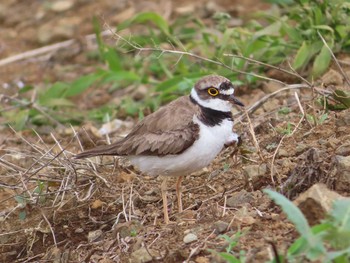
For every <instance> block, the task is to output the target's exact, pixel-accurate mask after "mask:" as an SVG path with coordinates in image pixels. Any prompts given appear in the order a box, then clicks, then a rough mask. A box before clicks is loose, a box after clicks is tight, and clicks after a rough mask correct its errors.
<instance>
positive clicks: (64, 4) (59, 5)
mask: <svg viewBox="0 0 350 263" xmlns="http://www.w3.org/2000/svg"><path fill="white" fill-rule="evenodd" d="M73 5H74V1H68V0H61V1H57V2H54V3H53V4H52V5H51V6H50V9H51V10H52V11H54V12H57V13H61V12H64V11H67V10H69V9H71V8H72V7H73Z"/></svg>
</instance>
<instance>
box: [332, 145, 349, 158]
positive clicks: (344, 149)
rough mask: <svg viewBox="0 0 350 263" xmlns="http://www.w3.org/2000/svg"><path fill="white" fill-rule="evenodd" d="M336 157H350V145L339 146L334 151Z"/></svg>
mask: <svg viewBox="0 0 350 263" xmlns="http://www.w3.org/2000/svg"><path fill="white" fill-rule="evenodd" d="M335 154H336V155H341V156H349V155H350V143H345V144H343V145H341V146H339V147H338V148H337V149H336V150H335Z"/></svg>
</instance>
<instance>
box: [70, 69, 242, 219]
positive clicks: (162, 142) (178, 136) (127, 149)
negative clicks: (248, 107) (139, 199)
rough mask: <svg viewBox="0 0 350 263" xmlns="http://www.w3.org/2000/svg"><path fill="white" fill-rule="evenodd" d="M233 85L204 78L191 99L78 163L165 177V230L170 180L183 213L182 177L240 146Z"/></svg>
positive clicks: (153, 116) (94, 150) (175, 102)
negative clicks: (114, 162)
mask: <svg viewBox="0 0 350 263" xmlns="http://www.w3.org/2000/svg"><path fill="white" fill-rule="evenodd" d="M234 91H235V87H234V85H233V84H232V82H231V81H230V80H229V79H227V78H225V77H223V76H220V75H207V76H204V77H202V78H200V79H199V80H198V81H197V82H196V83H195V84H194V86H193V87H192V89H191V92H190V94H189V95H184V96H182V97H179V98H177V99H175V100H173V101H171V102H170V103H168V104H166V105H164V106H162V107H160V108H159V109H158V110H156V111H155V112H153V113H151V114H149V115H147V116H146V117H145V118H143V119H142V120H141V121H140V122H138V123H137V124H136V125H135V126H134V128H133V129H132V130H131V132H130V133H129V134H128V135H127V136H126V137H124V138H123V139H121V140H119V141H116V142H114V143H111V144H109V145H101V146H97V147H95V148H92V149H89V150H87V151H84V152H81V153H79V154H77V155H75V158H76V159H81V158H89V157H94V156H102V155H110V156H124V157H126V158H127V159H129V161H130V162H131V164H132V165H133V166H134V167H136V168H137V169H138V170H139V171H141V173H142V174H147V175H150V176H162V177H163V181H162V183H161V187H160V188H161V195H162V200H163V214H164V222H165V224H169V223H170V220H169V214H168V202H167V178H168V177H169V176H174V177H177V182H176V196H177V204H178V212H182V211H183V209H182V199H181V182H182V180H183V177H184V176H186V175H190V174H192V173H193V172H196V171H199V170H201V169H202V168H204V167H206V166H208V165H209V164H210V163H211V162H212V160H213V159H214V158H215V157H216V156H217V155H218V154H219V153H220V151H221V150H222V149H223V148H224V147H225V146H227V145H231V144H234V143H235V142H237V141H238V135H237V134H236V133H235V132H234V131H233V123H234V121H233V118H232V112H231V110H232V106H233V105H238V106H241V107H244V104H243V103H242V102H241V101H240V100H238V99H237V98H236V97H235V96H234Z"/></svg>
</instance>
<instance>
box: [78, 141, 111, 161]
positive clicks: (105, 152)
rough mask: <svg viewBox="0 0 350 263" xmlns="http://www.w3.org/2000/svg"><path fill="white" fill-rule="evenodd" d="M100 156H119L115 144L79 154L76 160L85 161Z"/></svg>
mask: <svg viewBox="0 0 350 263" xmlns="http://www.w3.org/2000/svg"><path fill="white" fill-rule="evenodd" d="M98 155H118V153H117V152H116V147H115V145H113V144H110V145H100V146H97V147H95V148H92V149H90V150H87V151H85V152H81V153H78V154H76V155H75V156H74V158H75V159H83V158H89V157H94V156H98Z"/></svg>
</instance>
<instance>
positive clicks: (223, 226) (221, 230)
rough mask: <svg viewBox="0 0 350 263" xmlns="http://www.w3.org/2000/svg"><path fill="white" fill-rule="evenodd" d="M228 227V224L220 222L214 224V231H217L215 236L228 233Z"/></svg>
mask: <svg viewBox="0 0 350 263" xmlns="http://www.w3.org/2000/svg"><path fill="white" fill-rule="evenodd" d="M228 226H229V224H228V223H226V222H224V221H221V220H219V221H216V222H215V223H214V224H213V227H212V229H215V234H222V233H224V232H226V230H227V227H228Z"/></svg>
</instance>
